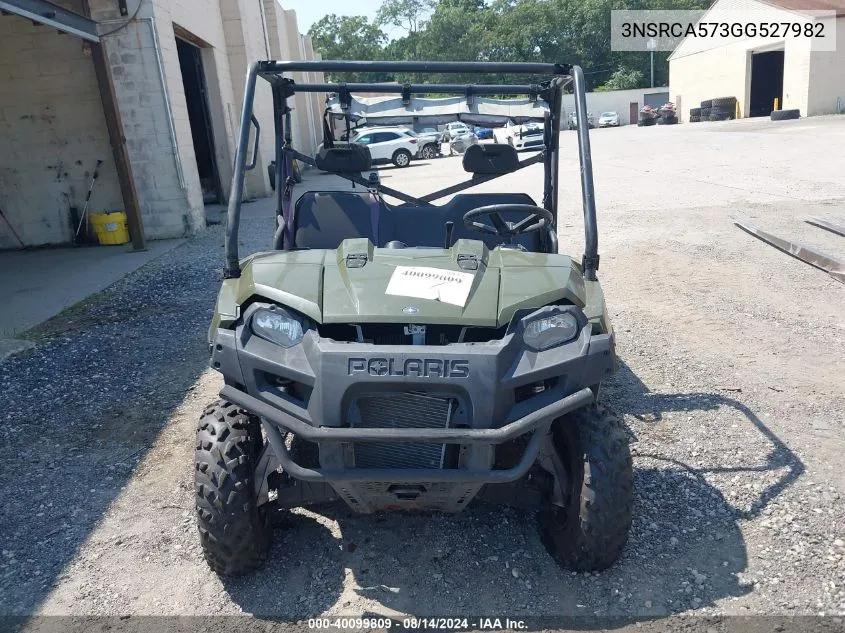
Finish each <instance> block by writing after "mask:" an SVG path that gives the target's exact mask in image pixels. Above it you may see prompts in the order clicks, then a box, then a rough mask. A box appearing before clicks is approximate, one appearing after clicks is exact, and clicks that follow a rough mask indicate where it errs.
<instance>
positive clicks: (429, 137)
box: [407, 127, 441, 160]
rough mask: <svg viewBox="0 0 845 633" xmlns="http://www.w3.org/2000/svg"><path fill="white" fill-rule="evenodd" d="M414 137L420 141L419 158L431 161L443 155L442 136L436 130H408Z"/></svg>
mask: <svg viewBox="0 0 845 633" xmlns="http://www.w3.org/2000/svg"><path fill="white" fill-rule="evenodd" d="M407 132H408V133H409V134H411V135H412V136H416V137H417V138H418V139H419V141H420V143H419V144H420V149H419V152H418V153H417V158H423V159H425V160H431V159H432V158H437V157H438V156H440V155H441V153H440V142H441V141H440V139H441V134H440V132H438V131H437V130H436V129H435V128H433V127H429V128H420V129H417V130H407Z"/></svg>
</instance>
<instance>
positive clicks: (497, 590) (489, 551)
mask: <svg viewBox="0 0 845 633" xmlns="http://www.w3.org/2000/svg"><path fill="white" fill-rule="evenodd" d="M620 365H621V366H620V371H619V372H618V373H617V375H616V376H615V377H614V379H613V380H612V382H611V384H609V385H608V391H607V396H608V397H607V398H606V401H609V402H610V403H611V404H613V403H615V404H616V405H617V408H618V409H619V410H623V408H624V410H625V411H626V412H628V413H630V414H633V415H634V416H636V417H637V418H639V419H642V420H653V421H659V420H661V419H662V418H663V416H664V415H666V414H670V413H673V412H675V413H677V412H688V413H690V414H691V415H697V416H698V417H702V418H704V417H706V416H707V415H709V414H708V412H716V411H717V410H720V411H721V412H722V413H724V414H725V415H730V416H733V417H735V418H737V421H738V422H742V421H746V422H747V423H750V424H752V425H753V426H754V427H755V428H756V429H757V430H758V431H759V432H760V433H761V434H762V435H763V437H764V438H765V440H766V442H768V444H769V446H770V450H769V453H768V455H767V457H766V458H765V459H764V460H763V462H762V463H760V464H755V465H749V466H730V467H694V466H690V465H688V464H686V463H684V462H683V461H681V460H680V459H676V458H665V457H662V456H660V455H656V454H654V455H647V454H645V453H646V452H649V451H647V450H646V451H644V452H643V453H639V452H636V451H635V461H634V465H635V473H634V476H635V487H636V501H635V510H634V512H635V516H634V524H633V526H632V530H631V535H630V540H629V543H628V546H627V547H626V549H625V551H624V552H623V555H622V557H621V558H620V560H619V561H618V563H617V564H616V565H614V566H613V567H612V568H611V569H609V570H607V571H604V572H601V573H597V574H583V573H574V572H570V571H568V570H566V569H563V568H562V567H560V566H558V565H557V564H556V563H555V562H554V561H553V560H552V558H551V556H549V554H548V553H547V552H546V551H545V549H544V547H543V545H542V544H541V541H540V538H539V536H538V534H537V529H536V524H535V520H534V516H533V515H532V514H530V513H526V512H524V511H519V510H515V509H512V508H503V507H495V506H489V505H483V504H476V505H474V506H472V507H471V508H470V509H468V510H467V511H465V512H463V513H461V514H457V515H451V516H450V515H437V514H434V515H413V514H397V513H382V514H374V515H355V514H353V513H351V512H350V511H348V510H347V509H346V508H345V507H344V506H331V507H329V508H324V509H322V510H321V513H322V514H323V516H325V517H326V518H329V519H332V520H336V521H337V522H338V525H339V528H340V534H341V537H340V538H339V539H338V538H337V537H335V536H332V537H329V536H327V534H326V531H325V530H322V529H318V528H317V527H315V526H317V525H318V524H317V522H316V520H315V519H300V520H299V521H298V522H297V523H295V524H294V525H293V527H291V528H288V529H285V530H277V532H276V536H277V538H280V539H282V545H281V546H277V547H276V549H275V550H274V556H273V558H272V559H271V560H270V561H268V564H267V567H266V568H265V569H264V570H262V571H259V572H257V573H256V574H255V576H254V577H252V578H251V579H250V580H247V581H239V582H238V583H237V584H228V585H227V587H228V588H229V591H230V595H231V596H232V597H233V599H234V600H235V601H236V602H237V603H238V604H240V605H241V607H242V608H243V609H244V610H246V611H250V612H252V613H255V614H258V615H260V616H263V617H266V618H268V619H280V620H297V619H306V618H308V617H313V616H315V615H319V614H320V613H321V612H322V611H323V610H325V609H326V608H328V607H329V606H332V605H333V608H332V612H333V613H335V614H337V613H340V614H344V615H351V616H359V617H360V616H361V615H362V613H368V614H369V615H371V616H376V615H378V614H383V613H385V609H390V610H393V611H397V612H400V613H409V614H415V615H420V616H432V615H438V616H444V617H448V616H456V615H470V614H472V615H475V616H498V617H502V618H504V617H516V616H521V617H528V618H530V619H529V620H528V623H529V627H528V628H530V629H542V628H556V627H560V626H564V627H566V628H571V629H590V630H592V629H600V628H618V627H624V626H625V625H626V624H630V622H631V621H632V620H635V621H643V622H645V621H649V620H658V619H660V618H663V617H668V616H671V615H674V614H679V613H684V612H688V611H690V610H694V609H699V608H702V607H709V606H714V605H715V603H716V602H717V601H724V600H725V599H730V598H732V597H739V596H743V595H745V594H747V593H748V592H750V591H751V590H752V588H753V587H752V585H749V584H744V583H743V582H741V580H740V578H739V574H740V573H741V572H743V571H744V570H745V569H746V567H747V562H748V554H747V551H746V547H745V542H744V540H743V536H742V533H741V531H740V528H739V524H738V522H739V521H740V520H742V519H746V518H749V517H753V516H756V515H757V514H758V513H759V512H761V510H762V509H763V508H764V507H765V506H766V504H767V503H769V502H770V501H771V500H772V499H773V498H775V497H776V496H777V495H778V494H779V493H780V492H781V491H782V490H783V489H784V488H786V487H787V486H789V485H790V484H791V483H792V482H793V481H794V480H795V479H796V478H797V477H798V476H799V475H800V474H801V473H802V472H803V469H804V467H803V464H802V463H801V462H800V460H799V459H798V458H797V457H796V456H795V454H794V453H793V452H792V451H790V450H789V448H788V447H787V446H786V445H785V444H784V443H783V442H782V441H781V440H780V439H779V438H778V437H777V436H776V435H774V434H773V433H772V432H771V430H770V429H768V428H767V427H766V426H765V425H764V424H763V422H762V421H761V420H760V419H759V418H758V417H757V416H756V415H755V414H754V413H753V412H752V411H751V410H750V409H749V408H748V407H747V406H745V405H744V404H743V403H741V402H739V401H738V400H736V399H733V398H726V397H723V396H720V395H718V394H706V393H698V394H672V395H666V394H652V393H650V392H649V391H648V389H646V388H645V386H644V385H643V383H642V382H641V381H640V380H639V379H638V378H637V377H636V375H634V373H633V372H632V371H631V370H630V369H629V368H628V367H627V366H626V365H625V364H624V363H621V364H620ZM645 424H648V422H645ZM691 432H693V433H694V432H696V429H691ZM699 432H700V431H699ZM632 435H633V431H632ZM700 439H701V440H702V441H705V442H706V441H707V437H706V436H704V437H700ZM661 445H662V443H661ZM635 446H636V445H635ZM784 469H785V471H786V472H785V473H781V472H780V471H781V470H784ZM732 473H736V474H738V475H740V476H742V477H743V478H744V479H743V483H746V482H748V483H753V484H756V485H757V486H758V488H760V489H762V493H760V494H759V495H758V497H757V498H756V499H754V500H753V501H751V502H750V503H749V504H747V505H746V506H744V507H743V508H737V507H735V506H734V504H733V503H732V502H731V501H730V500H729V499H728V498H726V496H725V494H724V493H723V491H722V490H721V489H720V488H719V487H717V486H718V485H720V484H719V480H718V479H717V483H714V482H713V481H712V480H711V477H712V476H713V475H716V476H717V478H718V476H720V475H730V474H732ZM771 476H775V477H776V478H777V479H776V481H775V482H774V483H771V484H768V485H767V484H766V482H768V481H769V480H770V479H771ZM315 537H316V538H319V542H314V541H312V540H311V539H313V538H315ZM311 552H331V554H330V555H329V557H328V559H323V560H318V561H316V564H315V561H314V560H313V558H312V556H313V555H312V554H311ZM297 561H301V562H297ZM302 566H305V571H304V572H303V571H302ZM303 573H305V574H308V573H311V574H312V576H314V578H316V579H309V580H308V581H305V582H303V581H302V579H301V576H302V574H303ZM291 574H293V575H294V577H297V576H299V578H297V579H296V580H295V582H292V583H291V582H290V579H291ZM344 575H347V576H348V577H349V576H351V579H352V580H353V582H354V585H353V587H352V589H353V591H354V594H353V595H352V596H350V593H349V585H347V593H346V594H345V596H344V601H342V602H341V601H340V599H341V594H340V592H339V589H338V588H339V585H338V579H340V578H342V577H343V576H344ZM309 578H310V577H309ZM320 579H322V580H320ZM286 587H287V588H289V590H295V591H297V592H299V594H301V596H302V597H295V598H293V599H288V600H286V601H285V603H284V604H283V605H280V604H279V602H278V598H277V599H276V601H274V600H273V596H274V595H275V592H283V591H285V590H286V589H285V588H286ZM561 618H563V619H561ZM398 621H399V622H401V618H400V619H399V620H398Z"/></svg>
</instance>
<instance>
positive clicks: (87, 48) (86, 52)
mask: <svg viewBox="0 0 845 633" xmlns="http://www.w3.org/2000/svg"><path fill="white" fill-rule="evenodd" d="M82 55H83V56H84V57H91V42H89V41H87V40H83V41H82Z"/></svg>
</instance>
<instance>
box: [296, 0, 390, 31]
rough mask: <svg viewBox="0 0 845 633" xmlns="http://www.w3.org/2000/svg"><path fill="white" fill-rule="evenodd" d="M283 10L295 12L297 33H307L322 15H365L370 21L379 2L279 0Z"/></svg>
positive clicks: (373, 0)
mask: <svg viewBox="0 0 845 633" xmlns="http://www.w3.org/2000/svg"><path fill="white" fill-rule="evenodd" d="M280 4H281V5H282V6H283V7H284V8H285V9H293V10H294V11H296V21H297V23H298V24H299V32H300V33H307V32H308V29H309V28H311V25H312V24H314V22H317V21H319V19H320V18H322V17H323V16H324V15H328V14H329V13H336V14H337V15H366V16H367V17H368V18H369V19H370V21H372V20H373V18H375V16H376V12H377V11H378V8H379V7H380V6H381V0H354V1H351V0H280Z"/></svg>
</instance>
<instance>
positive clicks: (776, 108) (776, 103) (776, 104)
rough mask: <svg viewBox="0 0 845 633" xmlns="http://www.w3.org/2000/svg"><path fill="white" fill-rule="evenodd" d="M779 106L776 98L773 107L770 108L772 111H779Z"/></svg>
mask: <svg viewBox="0 0 845 633" xmlns="http://www.w3.org/2000/svg"><path fill="white" fill-rule="evenodd" d="M779 105H780V101H779V100H778V98H777V97H775V107H774V108H772V110H780V108H779V107H778V106H779Z"/></svg>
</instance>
